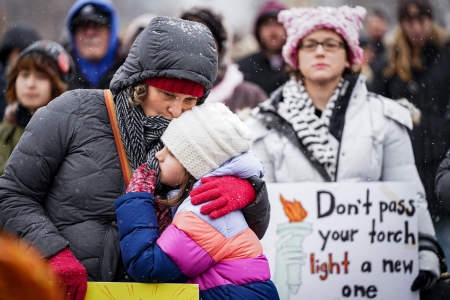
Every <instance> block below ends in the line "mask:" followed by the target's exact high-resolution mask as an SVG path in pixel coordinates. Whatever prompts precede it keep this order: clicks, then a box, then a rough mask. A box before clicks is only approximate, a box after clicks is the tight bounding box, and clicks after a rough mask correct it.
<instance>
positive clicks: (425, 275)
mask: <svg viewBox="0 0 450 300" xmlns="http://www.w3.org/2000/svg"><path fill="white" fill-rule="evenodd" d="M436 280H437V278H436V276H435V275H434V274H433V273H431V272H430V271H424V270H420V271H419V275H417V277H416V279H414V282H413V284H412V285H411V291H413V292H415V291H418V290H427V289H429V288H431V287H432V286H433V284H434V283H435V282H436Z"/></svg>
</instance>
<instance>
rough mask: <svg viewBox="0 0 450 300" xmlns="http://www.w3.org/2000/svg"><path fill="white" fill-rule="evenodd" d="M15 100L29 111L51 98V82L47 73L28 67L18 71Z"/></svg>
mask: <svg viewBox="0 0 450 300" xmlns="http://www.w3.org/2000/svg"><path fill="white" fill-rule="evenodd" d="M15 85H16V86H15V88H16V97H17V101H19V103H20V104H22V105H23V107H25V108H26V109H27V110H28V111H30V113H34V112H35V111H36V110H37V109H38V108H40V107H42V106H44V105H47V104H48V102H50V100H51V95H52V83H51V81H50V78H49V77H48V76H47V74H45V73H43V72H40V71H37V70H34V69H30V70H26V69H23V70H21V71H19V74H18V75H17V78H16V83H15Z"/></svg>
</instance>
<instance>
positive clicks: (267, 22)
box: [237, 0, 289, 95]
mask: <svg viewBox="0 0 450 300" xmlns="http://www.w3.org/2000/svg"><path fill="white" fill-rule="evenodd" d="M285 8H286V7H285V6H284V5H283V4H281V3H279V2H277V1H273V0H270V1H268V2H266V3H265V4H264V5H263V6H262V7H261V9H260V11H259V13H258V16H257V18H256V22H255V27H254V35H255V37H256V40H257V41H258V44H259V48H260V51H259V52H257V53H254V54H251V55H249V56H246V57H244V58H242V59H240V60H239V61H238V62H237V63H238V65H239V69H240V70H241V72H242V73H243V74H244V80H246V81H250V82H253V83H255V84H257V85H259V86H260V87H261V88H262V89H263V90H264V91H265V92H266V94H267V95H270V93H272V92H273V91H274V90H276V89H277V88H278V87H280V86H281V85H282V84H283V83H285V82H286V81H287V80H288V79H289V75H288V73H287V72H286V70H285V67H286V65H285V63H284V61H283V58H282V57H281V49H282V47H283V45H284V43H285V41H286V32H285V30H284V27H283V25H281V23H280V22H278V20H277V16H278V13H279V12H280V11H281V10H283V9H285Z"/></svg>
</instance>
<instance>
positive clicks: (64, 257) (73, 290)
mask: <svg viewBox="0 0 450 300" xmlns="http://www.w3.org/2000/svg"><path fill="white" fill-rule="evenodd" d="M49 263H50V266H51V267H52V269H53V270H54V271H55V273H56V274H58V276H59V278H60V280H61V281H62V283H63V285H64V287H65V288H66V299H67V300H84V297H85V296H86V291H87V274H86V269H85V268H84V267H83V265H82V264H81V263H80V262H79V261H78V260H77V259H76V258H75V256H74V255H73V253H72V251H70V250H69V248H66V249H64V250H62V251H60V252H58V253H57V254H56V255H54V256H53V257H51V258H50V259H49Z"/></svg>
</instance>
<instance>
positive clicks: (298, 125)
mask: <svg viewBox="0 0 450 300" xmlns="http://www.w3.org/2000/svg"><path fill="white" fill-rule="evenodd" d="M343 82H344V80H341V81H340V82H339V84H338V86H337V88H336V90H335V91H334V93H333V95H332V96H331V98H330V100H329V101H328V103H327V105H326V107H325V110H324V111H323V112H322V115H321V116H320V117H318V116H317V115H316V114H315V107H314V105H313V102H312V100H311V98H310V97H309V95H308V93H307V92H306V90H305V87H304V86H303V83H302V82H301V80H300V81H297V80H295V79H294V78H291V79H290V80H289V81H288V82H287V83H286V84H285V86H284V88H283V101H282V102H280V103H279V106H278V113H279V114H280V116H282V117H283V118H284V119H285V120H286V121H288V122H289V123H290V124H291V125H292V128H293V129H294V131H295V132H296V134H297V137H298V138H299V141H300V142H301V143H302V145H303V146H304V147H305V148H306V149H307V150H308V151H309V152H310V153H311V154H312V155H313V157H314V158H315V159H317V161H319V163H320V164H321V165H322V166H324V168H325V170H326V171H327V173H328V174H329V175H330V177H331V178H332V179H333V180H334V179H335V176H336V174H335V173H336V157H337V149H338V146H339V141H338V140H337V139H336V138H335V137H333V136H332V135H331V134H330V131H329V126H330V118H331V115H332V113H333V109H334V107H335V104H336V100H337V99H338V97H339V94H340V90H341V88H342V85H343Z"/></svg>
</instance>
